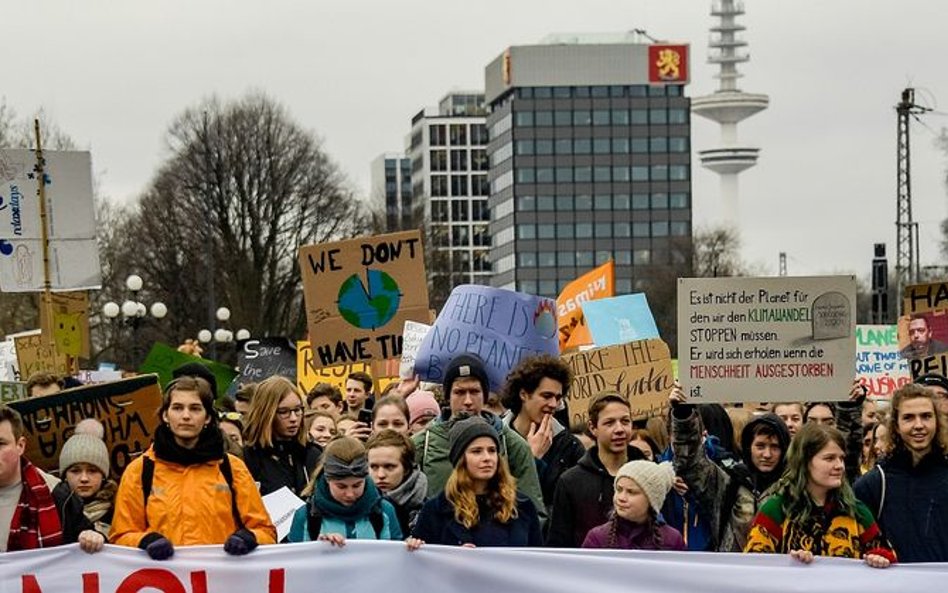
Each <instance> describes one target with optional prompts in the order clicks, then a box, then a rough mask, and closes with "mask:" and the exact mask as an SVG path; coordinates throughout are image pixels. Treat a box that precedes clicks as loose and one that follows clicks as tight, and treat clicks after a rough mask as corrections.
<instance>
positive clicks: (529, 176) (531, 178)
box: [517, 167, 537, 183]
mask: <svg viewBox="0 0 948 593" xmlns="http://www.w3.org/2000/svg"><path fill="white" fill-rule="evenodd" d="M536 179H537V174H536V171H534V170H533V168H532V167H521V168H519V169H517V183H535V182H536Z"/></svg>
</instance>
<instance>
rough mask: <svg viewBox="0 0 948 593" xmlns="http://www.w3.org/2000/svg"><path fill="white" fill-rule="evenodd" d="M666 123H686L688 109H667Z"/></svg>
mask: <svg viewBox="0 0 948 593" xmlns="http://www.w3.org/2000/svg"><path fill="white" fill-rule="evenodd" d="M668 123H670V124H675V125H678V124H686V123H688V111H687V110H685V109H669V110H668Z"/></svg>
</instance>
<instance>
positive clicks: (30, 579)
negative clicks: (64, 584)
mask: <svg viewBox="0 0 948 593" xmlns="http://www.w3.org/2000/svg"><path fill="white" fill-rule="evenodd" d="M20 585H21V590H22V592H23V593H43V589H42V588H41V587H40V586H39V581H37V580H36V575H32V574H25V575H23V576H22V577H20ZM82 593H99V573H97V572H87V573H83V575H82Z"/></svg>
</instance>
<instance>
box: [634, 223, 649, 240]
mask: <svg viewBox="0 0 948 593" xmlns="http://www.w3.org/2000/svg"><path fill="white" fill-rule="evenodd" d="M650 226H651V225H649V223H647V222H633V223H632V236H633V237H635V238H636V239H647V238H648V237H649V229H650Z"/></svg>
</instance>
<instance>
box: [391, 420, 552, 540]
mask: <svg viewBox="0 0 948 593" xmlns="http://www.w3.org/2000/svg"><path fill="white" fill-rule="evenodd" d="M448 438H449V442H450V446H451V449H450V453H449V459H450V460H451V464H452V465H453V466H454V469H453V470H452V472H451V475H450V476H449V477H448V481H447V483H446V484H445V487H444V491H443V492H441V493H440V494H439V495H438V496H436V497H435V498H432V499H431V500H429V501H428V502H426V503H425V505H424V506H423V507H422V508H421V512H420V513H419V515H418V522H417V523H416V525H415V529H414V532H413V534H412V535H413V536H414V537H413V538H410V541H409V548H410V549H412V548H415V547H417V546H418V545H420V544H421V543H423V542H427V543H429V544H441V545H447V546H464V547H476V546H516V547H525V546H532V547H538V546H541V545H543V538H542V536H541V533H540V519H539V517H538V515H537V509H536V507H535V506H534V505H533V503H532V502H531V501H530V499H529V498H527V497H526V496H524V495H523V494H520V493H518V492H517V482H516V480H515V479H514V478H513V476H512V475H511V473H510V470H509V469H508V468H507V461H506V460H505V459H504V458H503V457H501V456H500V455H499V454H498V449H499V446H500V442H499V441H500V439H499V437H498V436H497V431H495V430H494V428H493V427H492V426H491V425H490V424H488V423H487V422H486V421H485V420H484V419H483V418H481V417H478V416H474V417H471V418H467V419H465V420H460V421H458V422H456V423H455V424H454V426H452V427H451V430H450V432H449V435H448Z"/></svg>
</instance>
